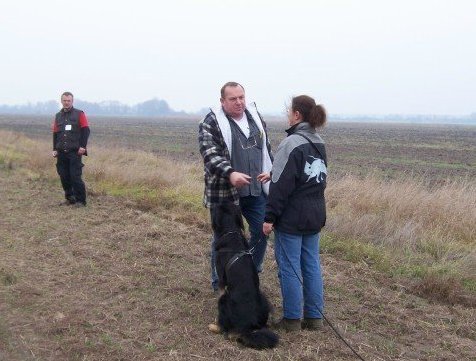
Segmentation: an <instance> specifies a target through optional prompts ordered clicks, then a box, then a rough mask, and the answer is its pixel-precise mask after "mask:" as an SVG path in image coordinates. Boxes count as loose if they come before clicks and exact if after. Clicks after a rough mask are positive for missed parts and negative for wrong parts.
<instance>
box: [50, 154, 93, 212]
mask: <svg viewBox="0 0 476 361" xmlns="http://www.w3.org/2000/svg"><path fill="white" fill-rule="evenodd" d="M81 158H82V156H81V155H79V154H78V153H76V152H67V153H62V152H58V157H57V159H56V170H57V171H58V174H59V176H60V179H61V185H62V186H63V189H64V196H65V197H66V199H67V200H70V201H71V200H75V201H76V202H81V203H84V204H86V187H85V186H84V182H83V180H82V179H81V175H82V174H83V166H84V165H83V163H82V162H81Z"/></svg>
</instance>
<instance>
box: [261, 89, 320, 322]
mask: <svg viewBox="0 0 476 361" xmlns="http://www.w3.org/2000/svg"><path fill="white" fill-rule="evenodd" d="M326 120H327V116H326V111H325V109H324V107H323V106H321V105H316V102H315V100H314V99H313V98H311V97H309V96H307V95H300V96H297V97H294V98H293V99H292V104H291V107H290V109H289V110H288V122H289V126H290V128H289V129H287V130H286V132H287V133H288V136H287V138H286V139H284V140H283V141H282V142H281V144H280V145H279V147H278V149H277V151H276V155H275V159H274V163H273V168H272V171H271V181H272V182H271V185H270V190H269V196H268V202H267V206H266V216H265V223H264V224H263V232H264V233H265V234H266V235H268V234H270V233H271V231H272V230H274V232H275V256H276V262H277V264H278V277H279V282H280V285H281V295H282V298H283V318H282V320H281V321H280V322H279V323H278V324H277V326H278V327H279V328H283V329H285V330H286V331H295V330H300V329H301V328H304V329H313V330H317V329H320V328H321V326H322V312H323V308H324V294H323V282H322V275H321V267H320V259H319V237H320V231H321V228H322V227H323V226H324V224H325V221H326V205H325V199H324V190H325V187H326V177H327V159H326V150H325V147H324V142H323V141H322V139H321V137H320V136H319V135H318V134H317V132H316V128H318V127H321V126H323V125H324V124H325V123H326ZM301 279H302V282H301ZM303 300H304V309H303V306H302V305H303ZM303 316H304V319H303V320H302V322H301V318H302V317H303Z"/></svg>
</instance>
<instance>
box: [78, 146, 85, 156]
mask: <svg viewBox="0 0 476 361" xmlns="http://www.w3.org/2000/svg"><path fill="white" fill-rule="evenodd" d="M84 153H86V148H83V147H80V148H79V149H78V154H79V155H83V154H84Z"/></svg>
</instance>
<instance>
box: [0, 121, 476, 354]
mask: <svg viewBox="0 0 476 361" xmlns="http://www.w3.org/2000/svg"><path fill="white" fill-rule="evenodd" d="M90 122H91V126H92V129H93V132H94V133H93V136H92V137H91V146H90V154H91V156H90V157H88V159H86V168H85V178H86V181H87V185H88V191H89V194H90V204H89V206H88V208H87V209H84V210H72V209H69V208H68V209H66V210H63V209H59V208H58V207H57V206H56V204H57V203H58V201H59V200H60V199H61V191H60V186H59V181H58V179H57V176H56V174H55V172H54V161H53V160H52V159H51V158H50V157H49V153H50V149H51V146H50V143H51V141H50V138H51V134H50V132H49V128H48V126H49V123H50V121H49V120H48V119H46V118H12V117H6V116H3V117H0V129H8V130H10V131H11V130H13V131H14V133H11V132H6V131H0V136H1V138H2V142H1V143H0V172H1V177H0V182H1V184H0V187H1V189H2V192H1V193H0V202H1V204H2V218H1V221H0V225H1V229H0V281H1V282H0V315H1V316H0V359H2V357H3V358H5V359H7V360H10V359H11V360H62V359H65V360H70V359H71V360H136V359H137V360H142V359H147V360H148V359H157V360H162V359H172V360H189V359H216V360H221V359H225V358H239V359H242V360H319V359H322V360H334V359H336V360H352V359H355V357H353V356H352V354H351V353H350V351H349V350H348V349H346V348H345V346H344V345H343V344H342V343H340V342H339V341H338V340H337V338H336V337H335V335H333V333H332V331H331V330H330V329H329V328H326V329H325V331H323V332H322V333H317V334H313V333H310V332H300V333H298V334H295V335H292V334H289V335H286V334H283V335H281V336H282V343H281V346H280V347H279V348H278V349H276V350H273V351H266V352H256V351H250V350H245V349H242V348H240V347H239V346H237V345H235V344H233V343H230V342H228V341H225V340H223V338H221V337H219V336H216V335H212V334H209V333H208V332H207V330H206V326H207V324H208V323H209V322H210V321H211V320H213V318H214V316H215V302H216V301H215V299H214V296H213V294H212V293H211V292H210V291H209V284H208V258H207V253H208V242H209V235H210V231H209V228H208V218H207V212H206V211H205V210H204V209H203V208H202V207H201V204H200V200H201V191H202V183H201V182H202V180H201V177H202V172H201V169H200V168H201V167H200V157H199V155H198V154H197V150H196V131H197V121H196V120H191V119H189V120H177V119H175V120H172V119H168V120H166V119H158V120H146V119H106V118H101V119H91V120H90ZM269 128H270V133H271V137H272V138H273V143H274V144H276V143H277V142H279V140H280V139H282V134H281V132H282V129H283V127H282V125H281V124H279V123H272V122H270V124H269ZM20 133H23V134H26V135H27V136H28V138H27V137H25V136H23V135H20ZM323 137H324V138H325V140H326V142H327V146H328V150H329V158H330V159H329V160H330V163H331V164H333V165H332V167H333V168H332V172H333V175H332V176H331V177H330V178H329V180H330V181H329V187H328V190H327V199H328V207H329V217H328V219H329V222H328V225H327V227H326V231H325V232H324V233H325V234H324V238H323V243H322V252H323V255H322V257H323V269H324V276H325V287H326V302H327V303H326V310H327V316H328V317H329V318H330V319H331V320H332V321H334V322H335V324H336V326H337V327H338V328H339V329H340V330H341V332H342V333H343V334H344V336H345V337H346V338H347V339H348V340H349V341H350V342H351V343H352V344H353V345H355V346H356V348H357V349H358V350H359V352H360V353H361V354H362V355H363V356H364V358H365V359H366V360H450V359H451V360H453V359H455V360H474V354H475V353H476V333H475V330H476V324H475V322H476V321H475V320H476V317H475V316H476V315H475V308H474V306H475V304H476V303H475V299H476V298H475V295H476V287H475V282H476V269H475V265H476V251H475V249H476V245H475V243H476V242H475V239H476V237H475V232H476V231H475V226H474V224H475V220H476V214H475V212H476V190H475V189H476V187H475V183H474V180H473V178H474V175H475V172H476V165H475V154H476V128H471V127H457V126H451V127H449V126H448V127H447V126H409V125H397V124H393V125H378V124H366V125H362V124H343V123H339V124H331V125H330V126H329V127H328V128H327V129H326V130H325V131H324V132H323ZM172 145H174V147H172ZM265 266H266V271H265V272H264V273H263V276H262V284H263V288H264V290H265V292H266V293H267V294H268V295H269V297H270V299H271V300H272V303H273V304H274V306H275V309H276V312H275V317H278V316H279V314H280V307H281V306H280V298H279V287H278V284H277V279H276V266H275V263H274V261H273V250H272V245H271V247H270V250H269V252H268V253H267V258H266V262H265Z"/></svg>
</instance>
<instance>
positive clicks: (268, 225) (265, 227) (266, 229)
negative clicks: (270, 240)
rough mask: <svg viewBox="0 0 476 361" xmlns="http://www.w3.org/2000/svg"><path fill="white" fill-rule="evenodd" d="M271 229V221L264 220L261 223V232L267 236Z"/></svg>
mask: <svg viewBox="0 0 476 361" xmlns="http://www.w3.org/2000/svg"><path fill="white" fill-rule="evenodd" d="M272 231H273V223H267V222H264V223H263V233H264V234H265V235H266V236H269V234H270V233H271V232H272Z"/></svg>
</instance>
